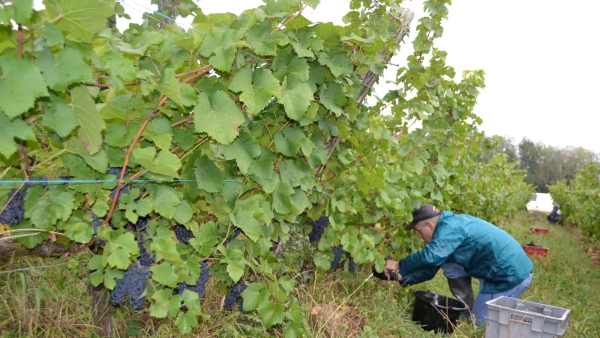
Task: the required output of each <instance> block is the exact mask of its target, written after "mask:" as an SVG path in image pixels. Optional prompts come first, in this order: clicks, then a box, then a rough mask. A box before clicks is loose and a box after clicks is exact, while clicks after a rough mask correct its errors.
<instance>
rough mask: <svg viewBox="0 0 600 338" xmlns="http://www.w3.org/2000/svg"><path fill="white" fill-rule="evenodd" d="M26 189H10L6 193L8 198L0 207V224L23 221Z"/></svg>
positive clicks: (12, 223) (13, 223)
mask: <svg viewBox="0 0 600 338" xmlns="http://www.w3.org/2000/svg"><path fill="white" fill-rule="evenodd" d="M25 195H27V191H26V190H21V189H12V190H11V191H10V192H9V193H8V200H7V202H6V204H5V205H4V207H3V208H2V209H0V224H6V225H15V224H19V223H21V222H23V216H24V215H25Z"/></svg>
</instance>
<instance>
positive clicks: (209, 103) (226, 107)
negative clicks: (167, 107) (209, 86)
mask: <svg viewBox="0 0 600 338" xmlns="http://www.w3.org/2000/svg"><path fill="white" fill-rule="evenodd" d="M198 97H199V99H198V104H197V105H196V108H194V124H195V126H196V132H198V133H207V134H208V136H210V137H212V138H213V139H214V140H216V141H217V142H219V143H221V144H230V143H231V142H233V140H234V139H235V138H236V137H237V135H238V133H239V132H240V130H239V127H240V125H241V124H242V123H244V121H245V119H244V114H243V113H242V111H241V110H240V108H239V107H238V106H237V104H235V102H233V101H232V100H231V99H230V98H229V96H227V94H226V93H225V92H223V91H217V92H215V93H214V94H211V95H210V97H209V96H208V95H207V94H206V93H204V92H202V93H200V94H199V95H198Z"/></svg>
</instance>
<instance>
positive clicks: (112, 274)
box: [98, 256, 123, 290]
mask: <svg viewBox="0 0 600 338" xmlns="http://www.w3.org/2000/svg"><path fill="white" fill-rule="evenodd" d="M98 257H100V256H98ZM121 278H123V272H121V270H119V269H114V268H106V269H104V280H103V281H102V283H104V286H105V287H106V288H107V289H109V290H112V289H114V288H115V286H117V282H116V281H115V279H121Z"/></svg>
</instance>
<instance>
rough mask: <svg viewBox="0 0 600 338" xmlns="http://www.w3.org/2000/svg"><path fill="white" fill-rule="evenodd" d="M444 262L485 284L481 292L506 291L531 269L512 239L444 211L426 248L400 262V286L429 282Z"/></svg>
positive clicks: (486, 225)
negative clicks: (453, 265)
mask: <svg viewBox="0 0 600 338" xmlns="http://www.w3.org/2000/svg"><path fill="white" fill-rule="evenodd" d="M446 262H450V263H458V264H459V265H462V266H463V267H464V268H465V271H466V272H467V273H468V274H469V275H471V276H472V277H475V278H478V279H483V280H484V281H485V284H484V287H483V290H481V292H483V293H497V292H504V291H508V290H510V289H512V288H514V287H516V286H517V285H519V284H520V283H521V282H522V281H523V280H525V278H527V276H529V274H530V273H531V272H532V270H533V263H532V262H531V260H530V259H529V257H527V254H526V253H525V251H524V250H523V248H521V245H520V244H519V242H517V241H516V240H515V239H514V238H513V237H512V236H510V235H509V234H508V233H506V232H505V231H504V230H502V229H500V228H498V227H497V226H495V225H493V224H491V223H488V222H486V221H484V220H482V219H479V218H477V217H473V216H469V215H458V214H453V213H452V212H450V211H444V212H442V214H441V215H440V219H439V221H438V223H437V225H436V227H435V229H434V231H433V238H432V240H431V242H429V243H428V244H427V246H426V247H425V249H422V250H419V251H417V252H415V253H413V254H411V255H409V256H407V257H405V258H404V259H402V260H401V261H400V274H401V275H402V281H401V283H402V284H404V285H407V284H408V285H411V284H416V283H420V282H424V281H427V280H430V279H431V278H433V277H434V276H435V274H436V273H437V271H438V270H439V268H440V266H441V265H442V264H444V263H446Z"/></svg>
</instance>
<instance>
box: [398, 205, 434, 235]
mask: <svg viewBox="0 0 600 338" xmlns="http://www.w3.org/2000/svg"><path fill="white" fill-rule="evenodd" d="M441 214H442V212H441V211H440V210H438V208H436V207H434V206H433V205H431V204H423V205H421V207H420V208H419V209H415V210H413V212H412V216H413V220H412V222H410V223H409V224H408V225H407V226H406V227H405V228H404V230H406V231H408V230H410V229H412V228H414V227H415V225H417V223H419V222H421V221H424V220H426V219H430V218H433V217H435V216H438V215H441Z"/></svg>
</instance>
